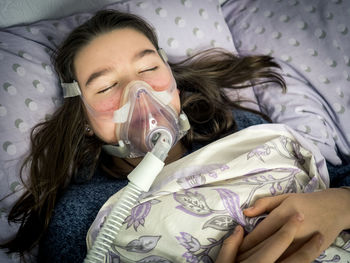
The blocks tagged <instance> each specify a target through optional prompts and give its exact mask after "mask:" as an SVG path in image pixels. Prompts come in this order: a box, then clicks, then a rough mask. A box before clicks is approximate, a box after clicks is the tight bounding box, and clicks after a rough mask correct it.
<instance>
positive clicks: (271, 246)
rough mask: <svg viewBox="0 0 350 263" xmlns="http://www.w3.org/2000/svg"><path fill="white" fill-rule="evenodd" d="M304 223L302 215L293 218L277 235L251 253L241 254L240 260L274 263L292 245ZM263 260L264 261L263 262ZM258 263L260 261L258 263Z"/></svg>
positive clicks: (250, 251)
mask: <svg viewBox="0 0 350 263" xmlns="http://www.w3.org/2000/svg"><path fill="white" fill-rule="evenodd" d="M303 221H304V216H303V215H302V214H297V215H294V216H292V217H291V218H290V219H289V220H288V222H287V223H286V224H285V225H283V226H282V227H281V228H280V229H279V230H278V231H276V233H274V234H273V235H272V236H270V237H269V238H267V239H266V240H265V241H264V242H262V243H260V244H258V245H257V246H256V247H254V248H252V249H250V250H249V251H247V252H245V253H243V254H240V256H239V260H244V259H248V258H249V260H258V259H259V261H260V262H274V261H275V260H277V259H278V258H279V257H280V256H281V255H282V254H283V253H284V252H285V251H286V250H287V248H288V247H289V246H290V245H291V244H292V242H293V240H294V237H295V235H296V232H297V231H298V229H299V227H300V226H301V224H302V222H303ZM261 259H263V260H262V261H261ZM257 262H258V261H257Z"/></svg>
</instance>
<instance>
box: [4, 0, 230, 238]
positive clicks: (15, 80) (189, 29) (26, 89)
mask: <svg viewBox="0 0 350 263" xmlns="http://www.w3.org/2000/svg"><path fill="white" fill-rule="evenodd" d="M105 8H109V9H118V10H120V11H125V12H131V13H134V14H137V15H140V16H142V17H144V18H145V19H146V20H147V21H149V22H150V23H151V25H152V26H154V27H155V29H156V32H157V34H158V36H159V40H160V46H161V47H163V49H164V50H165V51H166V52H167V54H168V56H169V59H170V60H175V59H179V58H180V57H187V56H188V55H189V54H191V53H192V52H193V51H194V50H197V49H201V48H208V47H214V46H215V47H222V48H225V49H228V50H230V51H232V52H235V48H234V46H233V43H232V39H231V34H230V31H229V29H228V27H227V25H226V22H225V20H224V18H223V15H222V12H221V7H220V5H219V2H218V1H200V0H176V1H167V0H152V1H133V0H129V1H123V2H117V3H114V4H110V5H108V6H106V7H105ZM91 16H92V13H78V14H75V15H72V16H69V17H64V18H62V19H57V20H43V21H40V22H36V23H33V24H29V25H20V26H14V27H8V28H3V29H1V30H0V63H1V72H0V145H1V149H0V181H1V185H0V193H1V196H0V198H2V197H4V196H5V195H7V194H9V193H12V192H14V191H15V190H18V189H19V188H20V185H21V183H20V180H19V177H18V175H19V167H20V165H21V163H22V161H23V156H24V155H25V154H26V153H27V151H28V149H29V143H30V142H29V132H30V130H31V128H32V127H33V126H34V124H36V123H38V122H39V121H42V120H44V119H45V118H47V117H49V115H50V114H52V112H54V110H55V109H56V108H57V107H58V106H59V105H60V104H61V103H62V92H61V88H60V87H59V82H58V78H57V77H56V74H55V73H54V69H53V67H52V65H51V62H50V55H51V54H52V51H53V50H54V49H55V48H56V47H57V46H58V44H59V43H60V42H61V41H62V40H63V39H64V38H65V37H66V36H67V34H68V33H69V32H70V31H71V30H72V29H73V28H75V27H77V26H78V25H79V24H81V23H83V22H84V21H86V20H87V19H88V18H90V17H91ZM53 172H54V171H53ZM18 195H19V193H18V194H17V195H13V196H12V197H11V198H8V199H5V200H3V201H1V203H0V217H1V224H0V233H1V235H0V236H1V240H3V239H5V238H7V237H9V235H12V234H13V232H11V231H9V230H8V228H9V226H8V224H7V222H6V218H5V215H6V213H7V212H8V210H9V208H10V207H11V205H12V203H13V201H14V200H15V199H16V198H17V196H18ZM1 240H0V241H1Z"/></svg>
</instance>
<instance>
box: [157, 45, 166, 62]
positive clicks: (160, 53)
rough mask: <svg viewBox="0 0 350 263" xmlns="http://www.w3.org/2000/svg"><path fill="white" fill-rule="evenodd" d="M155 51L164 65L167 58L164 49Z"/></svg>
mask: <svg viewBox="0 0 350 263" xmlns="http://www.w3.org/2000/svg"><path fill="white" fill-rule="evenodd" d="M157 51H158V54H159V56H160V57H161V58H162V60H163V61H164V62H165V63H168V56H167V55H166V53H165V51H164V49H162V48H160V49H158V50H157Z"/></svg>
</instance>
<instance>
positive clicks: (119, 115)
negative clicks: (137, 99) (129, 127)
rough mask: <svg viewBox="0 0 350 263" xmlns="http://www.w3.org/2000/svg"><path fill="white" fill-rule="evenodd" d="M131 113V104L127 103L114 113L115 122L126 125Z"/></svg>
mask: <svg viewBox="0 0 350 263" xmlns="http://www.w3.org/2000/svg"><path fill="white" fill-rule="evenodd" d="M129 111H130V102H127V103H126V104H125V105H124V106H123V107H121V108H120V109H119V110H116V111H114V113H113V121H114V122H115V123H124V122H126V121H127V119H128V116H129Z"/></svg>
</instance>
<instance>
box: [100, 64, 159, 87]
mask: <svg viewBox="0 0 350 263" xmlns="http://www.w3.org/2000/svg"><path fill="white" fill-rule="evenodd" d="M157 69H158V66H155V67H153V68H149V69H146V70H143V71H140V72H139V73H144V72H147V71H155V70H157ZM117 84H118V82H116V83H114V84H113V85H112V86H109V87H107V88H105V89H103V90H100V91H99V92H97V93H98V94H102V93H105V92H106V91H108V90H109V89H111V88H113V87H114V86H116V85H117Z"/></svg>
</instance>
